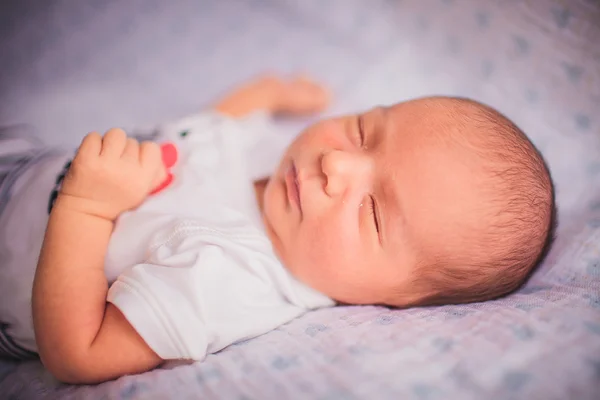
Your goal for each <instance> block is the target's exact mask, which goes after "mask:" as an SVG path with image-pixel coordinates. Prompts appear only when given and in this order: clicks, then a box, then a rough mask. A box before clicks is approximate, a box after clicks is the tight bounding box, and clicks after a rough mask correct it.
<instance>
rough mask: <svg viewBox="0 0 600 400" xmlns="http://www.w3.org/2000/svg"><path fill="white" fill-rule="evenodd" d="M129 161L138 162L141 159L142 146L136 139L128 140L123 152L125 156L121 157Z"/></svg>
mask: <svg viewBox="0 0 600 400" xmlns="http://www.w3.org/2000/svg"><path fill="white" fill-rule="evenodd" d="M121 157H122V158H124V159H127V160H136V161H137V160H138V159H139V158H140V144H139V143H138V141H137V140H135V139H134V138H127V144H126V145H125V150H123V155H122V156H121Z"/></svg>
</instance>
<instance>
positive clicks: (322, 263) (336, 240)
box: [263, 99, 479, 305]
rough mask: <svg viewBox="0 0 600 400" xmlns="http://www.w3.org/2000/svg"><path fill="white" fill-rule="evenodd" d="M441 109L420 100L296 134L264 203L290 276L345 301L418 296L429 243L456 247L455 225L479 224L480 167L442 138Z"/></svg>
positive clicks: (431, 246)
mask: <svg viewBox="0 0 600 400" xmlns="http://www.w3.org/2000/svg"><path fill="white" fill-rule="evenodd" d="M447 114H448V113H445V109H444V107H443V106H440V105H439V104H437V103H435V102H432V100H429V99H421V100H415V101H411V102H406V103H401V104H398V105H395V106H393V107H389V108H381V107H380V108H375V109H373V110H371V111H368V112H366V113H363V114H360V115H352V116H347V117H341V118H335V119H330V120H325V121H321V122H319V123H317V124H315V125H313V126H312V127H310V128H308V129H307V130H305V131H304V132H303V133H301V134H300V135H299V136H298V137H297V138H296V140H295V141H294V142H293V143H292V144H291V145H290V147H289V148H288V150H287V152H286V154H285V155H284V157H283V158H282V160H281V163H280V165H279V167H278V169H277V171H276V172H275V173H274V175H273V176H272V177H271V179H270V180H269V183H268V185H267V187H266V190H265V193H264V210H263V212H264V221H265V225H266V228H267V231H268V233H269V235H270V238H271V240H272V242H273V245H274V248H275V251H276V252H277V254H278V256H279V257H280V258H281V260H282V262H283V263H284V264H285V265H286V267H287V268H288V269H289V271H290V272H291V273H292V274H294V275H295V276H296V277H297V278H298V279H299V280H301V281H303V282H304V283H306V284H308V285H309V286H311V287H313V288H315V289H317V290H319V291H320V292H322V293H324V294H326V295H328V296H329V297H331V298H333V299H335V300H337V301H339V302H343V303H351V304H373V303H387V304H390V303H394V305H399V304H398V302H399V301H398V298H399V297H398V295H399V294H400V296H404V298H403V300H401V301H400V302H401V303H402V302H406V303H410V302H412V301H414V300H415V296H416V294H415V293H412V292H411V285H410V283H411V279H412V278H413V276H414V273H415V269H416V267H417V266H419V265H421V264H422V263H423V262H424V257H426V256H427V254H433V253H434V251H433V250H436V251H435V253H436V254H437V253H438V250H439V251H440V252H442V251H443V250H448V251H453V250H454V251H456V250H457V248H458V247H460V243H461V242H460V241H461V240H464V237H461V234H460V232H458V231H457V229H458V228H457V224H458V223H459V222H461V224H462V222H464V221H465V220H473V221H474V222H476V221H475V220H476V214H477V213H476V212H472V210H475V209H477V200H478V198H479V196H478V194H477V189H476V186H477V185H476V182H477V179H478V177H477V176H476V174H475V173H474V170H476V168H473V163H472V160H471V159H470V158H469V157H468V156H466V155H465V154H464V153H463V152H461V151H459V150H457V149H456V148H455V147H453V146H450V145H448V141H446V140H443V139H442V136H443V135H444V133H443V132H442V129H446V126H448V124H449V123H450V120H451V116H449V115H447ZM440 254H441V253H440ZM392 299H393V300H392Z"/></svg>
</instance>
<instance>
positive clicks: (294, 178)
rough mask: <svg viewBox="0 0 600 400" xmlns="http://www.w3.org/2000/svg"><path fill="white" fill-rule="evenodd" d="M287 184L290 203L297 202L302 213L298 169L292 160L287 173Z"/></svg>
mask: <svg viewBox="0 0 600 400" xmlns="http://www.w3.org/2000/svg"><path fill="white" fill-rule="evenodd" d="M285 185H286V188H287V196H288V201H289V202H290V204H295V205H296V207H298V210H299V211H300V213H302V202H301V201H300V183H299V182H298V171H297V170H296V165H295V164H294V162H293V161H292V162H291V163H290V166H289V167H288V169H287V171H286V173H285Z"/></svg>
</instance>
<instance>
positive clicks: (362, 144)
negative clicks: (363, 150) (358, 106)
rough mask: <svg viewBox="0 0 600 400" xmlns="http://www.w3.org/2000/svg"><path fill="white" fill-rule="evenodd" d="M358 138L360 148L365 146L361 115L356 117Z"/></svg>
mask: <svg viewBox="0 0 600 400" xmlns="http://www.w3.org/2000/svg"><path fill="white" fill-rule="evenodd" d="M358 136H359V138H360V141H359V142H360V147H363V146H364V145H365V126H364V121H363V117H362V115H359V116H358Z"/></svg>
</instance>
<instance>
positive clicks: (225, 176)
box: [0, 113, 334, 360]
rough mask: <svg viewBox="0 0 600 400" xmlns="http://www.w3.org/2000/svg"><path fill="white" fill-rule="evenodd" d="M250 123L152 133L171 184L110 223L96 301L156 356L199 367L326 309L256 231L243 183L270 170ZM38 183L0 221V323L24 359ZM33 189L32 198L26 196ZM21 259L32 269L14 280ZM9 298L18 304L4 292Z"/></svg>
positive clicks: (210, 119)
mask: <svg viewBox="0 0 600 400" xmlns="http://www.w3.org/2000/svg"><path fill="white" fill-rule="evenodd" d="M261 118H262V117H261V115H256V116H254V117H252V118H249V119H247V120H245V121H235V120H232V119H228V118H225V117H222V116H219V115H217V114H214V113H207V114H199V115H195V116H191V117H189V118H185V119H182V120H180V121H177V122H175V123H173V124H167V125H165V126H163V127H161V128H160V133H161V138H160V140H161V141H170V142H173V143H174V144H175V145H176V146H177V148H178V150H179V159H178V162H177V164H176V165H175V167H174V168H173V169H172V173H173V175H174V181H173V183H171V185H170V186H169V187H167V188H166V189H165V190H163V191H161V192H159V193H158V194H156V195H154V196H151V197H149V198H148V199H147V200H146V201H145V202H144V203H143V204H142V205H141V206H140V207H139V208H137V209H136V210H134V211H131V212H127V213H124V214H123V215H121V216H120V217H119V219H118V220H117V223H116V225H115V230H114V232H113V235H112V236H111V240H110V243H109V248H108V253H107V256H106V262H105V272H106V276H107V279H108V280H109V282H113V281H114V283H112V285H111V287H110V289H109V292H108V301H109V302H111V303H113V304H114V305H115V306H117V307H118V308H119V309H120V310H121V312H122V313H123V314H124V315H125V317H126V318H127V319H128V321H129V322H130V323H131V324H132V325H133V327H134V328H135V329H136V330H137V332H138V333H139V334H140V335H141V336H142V338H143V339H144V340H145V341H146V343H147V344H148V345H149V346H150V347H151V348H152V350H153V351H154V352H156V353H157V354H158V355H159V356H160V357H161V358H163V359H193V360H202V359H203V358H204V357H205V356H206V354H208V353H214V352H216V351H219V350H221V349H222V348H224V347H226V346H228V345H230V344H232V343H234V342H237V341H241V340H244V339H248V338H251V337H254V336H257V335H260V334H263V333H265V332H267V331H269V330H272V329H274V328H276V327H277V326H279V325H281V324H283V323H286V322H288V321H289V320H291V319H293V318H295V317H297V316H299V315H301V314H303V313H304V312H306V311H307V310H310V309H315V308H320V307H327V306H332V305H334V302H333V301H332V300H331V299H329V298H328V297H326V296H324V295H322V294H320V293H318V292H316V291H315V290H313V289H311V288H309V287H308V286H306V285H304V284H302V283H300V282H299V281H297V280H296V279H294V278H293V277H292V276H291V275H290V274H289V273H288V272H287V270H286V269H285V267H284V266H283V265H282V264H281V263H280V262H279V260H278V259H277V257H276V256H275V254H274V252H273V249H272V246H271V243H270V241H269V239H268V237H267V235H266V233H265V231H264V229H263V226H262V222H261V217H260V212H259V209H258V206H257V202H256V199H255V194H254V188H253V180H254V179H256V178H258V177H259V176H260V175H261V172H263V174H262V175H263V176H264V175H266V173H268V172H271V171H272V167H273V165H274V162H273V161H276V160H274V159H273V157H270V160H268V157H267V158H265V157H252V150H255V149H257V148H258V147H257V144H260V143H261V136H262V134H263V133H268V132H266V131H265V132H258V131H260V129H261V128H260V127H262V129H267V128H266V127H267V125H266V124H262V123H260V121H261ZM257 121H259V123H258V124H257ZM263 138H264V137H263ZM249 156H250V157H249ZM62 161H64V158H63V159H61V160H60V161H58V162H57V161H55V164H57V165H58V164H60V162H62ZM50 162H51V161H50ZM259 162H262V163H263V164H262V165H258V164H257V163H259ZM39 168H40V169H43V165H40V166H39ZM31 169H35V168H34V167H32V168H31ZM47 169H48V168H47V167H46V170H47ZM28 174H29V179H27V178H28V177H27V175H28ZM39 175H43V173H42V171H38V172H37V174H36V171H27V172H26V173H25V174H24V177H23V179H22V180H23V182H24V183H22V184H21V185H20V187H18V186H17V185H15V186H16V187H15V190H14V191H13V192H14V195H13V197H12V198H11V200H10V201H9V204H8V205H7V207H6V208H5V212H4V213H3V215H2V216H1V218H0V222H1V223H2V225H0V242H3V241H5V240H8V238H9V237H12V238H13V243H19V242H21V245H17V246H16V247H15V246H13V247H14V248H12V249H11V246H2V247H1V248H0V250H1V251H2V252H3V257H4V256H6V259H7V260H6V261H7V262H8V265H2V270H3V271H2V280H3V282H1V283H0V285H1V286H0V296H1V297H2V298H1V304H2V305H1V306H0V321H2V322H4V323H7V324H8V325H9V326H10V328H9V330H8V331H9V333H10V335H11V336H12V338H13V340H14V341H15V342H16V343H17V344H18V345H20V346H22V347H23V348H25V349H27V350H31V351H36V347H35V341H34V336H33V329H32V323H31V310H30V305H29V303H28V302H27V300H28V299H29V300H30V298H31V281H32V277H33V272H32V271H33V270H34V269H35V260H37V253H39V247H40V246H41V235H39V234H32V232H31V228H27V227H23V217H22V214H23V213H25V214H27V213H29V214H30V215H31V211H32V209H33V208H35V207H32V205H31V204H32V203H35V204H38V203H40V201H39V197H41V196H44V194H42V192H44V193H45V192H46V191H48V187H47V186H48V184H45V185H37V188H34V187H32V185H33V186H35V183H36V182H35V180H37V179H39ZM46 179H47V178H46ZM28 180H29V182H28ZM40 186H41V187H40ZM50 186H51V185H50ZM36 192H37V193H38V196H37V198H38V200H34V199H33V198H32V197H31V196H34V197H36V196H35V193H36ZM29 199H31V200H29ZM11 203H12V204H11ZM38 206H39V204H38ZM44 207H45V203H44ZM25 218H26V219H27V218H31V216H28V217H25ZM15 231H16V232H15ZM19 231H20V232H21V235H20V236H22V239H18V236H19V233H20V232H19ZM25 231H26V232H25ZM42 233H43V232H42ZM14 238H16V239H14ZM32 241H33V242H35V243H33V245H32V243H31V242H32ZM38 242H39V244H38ZM0 246H1V244H0ZM24 248H28V250H27V249H24ZM33 253H34V254H33ZM19 255H21V256H24V255H27V256H28V257H25V258H26V260H23V258H24V257H20V256H19ZM4 261H5V260H3V264H4ZM24 261H25V262H28V263H30V264H31V263H34V265H33V266H30V265H27V266H26V268H27V269H28V271H24V270H23V268H25V267H23V262H24ZM11 287H12V288H13V289H11ZM15 290H21V291H22V290H27V291H28V295H27V296H24V295H23V293H22V292H21V293H10V292H14V291H15ZM11 295H16V296H17V299H16V300H15V298H14V297H13V298H12V299H11ZM19 297H20V299H19ZM11 302H12V303H13V304H12V306H9V303H11Z"/></svg>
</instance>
